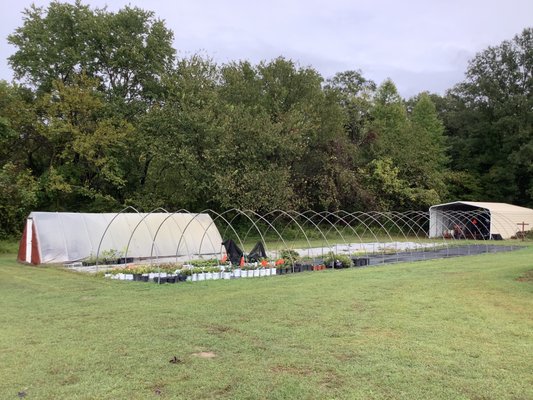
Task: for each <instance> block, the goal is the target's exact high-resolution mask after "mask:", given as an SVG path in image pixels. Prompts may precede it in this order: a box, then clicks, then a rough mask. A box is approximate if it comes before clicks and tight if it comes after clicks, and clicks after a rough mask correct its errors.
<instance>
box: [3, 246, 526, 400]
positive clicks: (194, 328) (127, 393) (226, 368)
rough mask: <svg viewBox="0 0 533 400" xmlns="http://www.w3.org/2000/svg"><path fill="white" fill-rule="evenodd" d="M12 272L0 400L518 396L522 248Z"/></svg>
mask: <svg viewBox="0 0 533 400" xmlns="http://www.w3.org/2000/svg"><path fill="white" fill-rule="evenodd" d="M14 258H15V256H14V255H13V254H7V255H0V310H1V313H0V398H1V399H17V398H21V397H25V398H27V399H151V398H153V399H158V398H163V399H173V398H177V399H210V398H211V399H212V398H227V399H265V398H268V399H514V400H517V399H524V400H525V399H532V398H533V378H532V377H533V375H532V371H533V272H532V271H533V247H528V248H525V249H522V250H519V251H516V252H512V253H499V254H487V255H480V256H472V257H464V258H455V259H449V260H438V261H427V262H418V263H411V264H396V265H389V266H381V267H374V268H366V269H350V270H336V271H331V270H329V271H322V272H312V273H300V274H295V275H289V276H278V277H269V278H257V279H248V280H245V279H241V280H232V281H207V282H196V283H186V284H176V285H162V286H157V285H155V284H148V283H137V282H121V281H110V280H104V279H101V278H95V277H92V276H87V275H83V274H77V273H72V272H69V271H65V270H63V269H59V268H53V267H28V266H21V265H18V264H16V262H15V261H14ZM528 271H529V272H528ZM174 357H175V358H174ZM170 360H173V361H175V362H170Z"/></svg>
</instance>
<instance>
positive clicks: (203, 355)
mask: <svg viewBox="0 0 533 400" xmlns="http://www.w3.org/2000/svg"><path fill="white" fill-rule="evenodd" d="M192 355H193V356H195V357H200V358H215V357H216V356H217V355H216V354H215V353H213V352H212V351H199V352H198V353H193V354H192Z"/></svg>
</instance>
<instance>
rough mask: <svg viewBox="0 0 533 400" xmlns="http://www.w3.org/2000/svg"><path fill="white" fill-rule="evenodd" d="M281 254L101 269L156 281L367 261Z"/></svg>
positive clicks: (280, 272)
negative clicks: (244, 259)
mask: <svg viewBox="0 0 533 400" xmlns="http://www.w3.org/2000/svg"><path fill="white" fill-rule="evenodd" d="M281 256H282V257H280V258H278V259H276V260H270V259H268V258H263V259H261V260H259V261H256V262H241V263H239V265H234V264H232V263H231V262H228V261H226V260H224V261H220V260H217V259H210V260H194V261H190V262H189V263H186V264H180V263H153V264H145V265H126V266H120V267H116V268H113V269H110V270H107V271H103V272H100V274H101V275H104V276H105V277H106V278H110V279H117V280H125V281H142V282H155V283H178V282H199V281H207V280H218V279H238V278H259V277H267V276H274V275H286V274H292V273H298V272H307V271H321V270H324V269H328V268H334V269H340V268H350V267H352V266H365V265H368V259H365V258H353V259H352V258H350V257H349V256H348V255H342V254H334V253H333V252H330V253H328V254H326V255H325V257H324V258H321V259H316V258H315V259H311V258H309V257H300V256H299V254H298V253H297V252H295V251H293V250H284V251H282V252H281Z"/></svg>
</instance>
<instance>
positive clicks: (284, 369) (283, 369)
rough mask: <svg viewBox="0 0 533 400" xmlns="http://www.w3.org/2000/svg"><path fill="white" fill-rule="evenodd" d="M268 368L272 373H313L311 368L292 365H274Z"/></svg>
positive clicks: (300, 374) (303, 374)
mask: <svg viewBox="0 0 533 400" xmlns="http://www.w3.org/2000/svg"><path fill="white" fill-rule="evenodd" d="M270 370H271V371H272V372H274V373H286V374H290V375H298V376H311V375H313V373H314V372H313V370H311V369H309V368H301V367H292V366H288V365H276V366H274V367H272V368H270Z"/></svg>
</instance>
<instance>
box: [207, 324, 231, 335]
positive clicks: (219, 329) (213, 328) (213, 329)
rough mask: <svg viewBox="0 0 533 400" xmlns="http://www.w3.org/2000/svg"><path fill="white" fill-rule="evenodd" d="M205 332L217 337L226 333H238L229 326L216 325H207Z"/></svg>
mask: <svg viewBox="0 0 533 400" xmlns="http://www.w3.org/2000/svg"><path fill="white" fill-rule="evenodd" d="M206 330H207V332H208V333H210V334H211V335H217V336H221V335H224V334H226V333H232V334H235V333H239V332H238V331H237V330H235V329H233V328H232V327H230V326H225V325H217V324H212V325H207V326H206Z"/></svg>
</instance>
